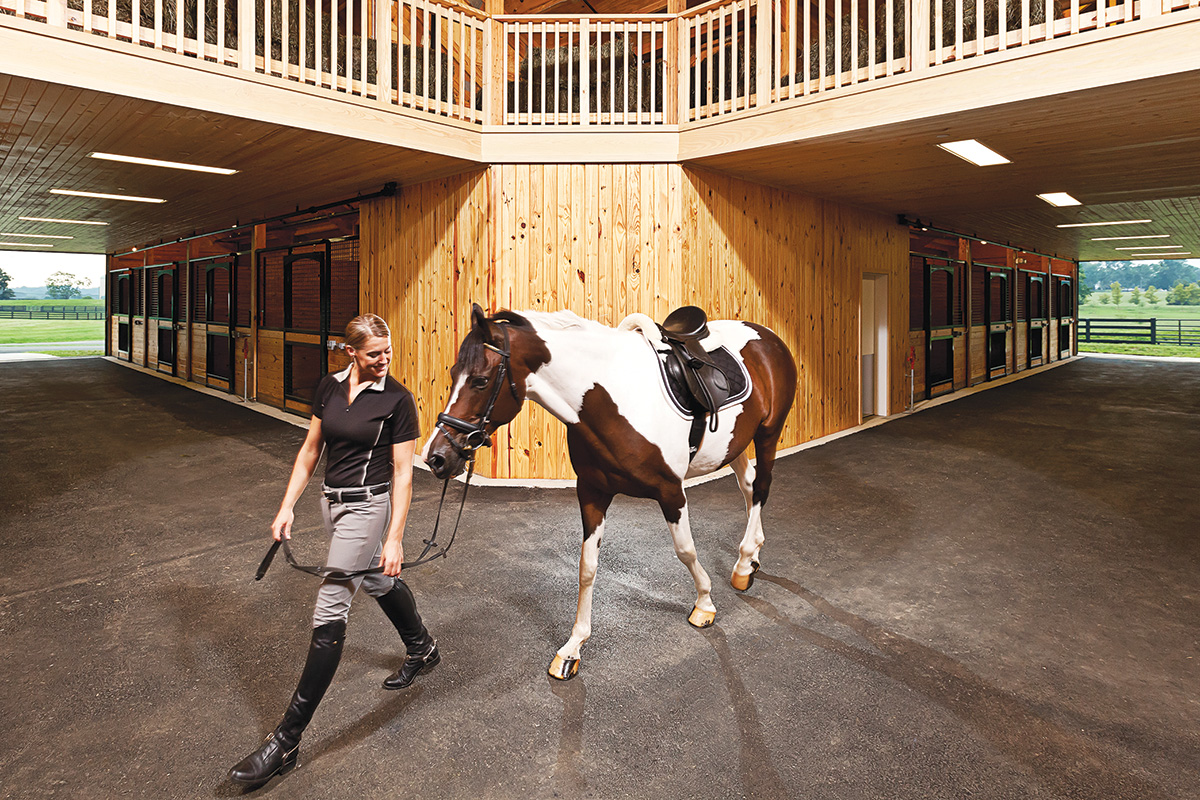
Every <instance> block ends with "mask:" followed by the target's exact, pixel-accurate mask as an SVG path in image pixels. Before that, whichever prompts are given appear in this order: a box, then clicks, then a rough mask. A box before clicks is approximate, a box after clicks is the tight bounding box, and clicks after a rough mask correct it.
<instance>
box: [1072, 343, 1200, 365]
mask: <svg viewBox="0 0 1200 800" xmlns="http://www.w3.org/2000/svg"><path fill="white" fill-rule="evenodd" d="M1079 352H1081V353H1114V354H1117V355H1127V356H1159V357H1160V358H1165V357H1180V358H1194V359H1196V360H1197V361H1200V347H1177V346H1175V345H1165V344H1159V345H1149V344H1095V343H1089V342H1080V344H1079Z"/></svg>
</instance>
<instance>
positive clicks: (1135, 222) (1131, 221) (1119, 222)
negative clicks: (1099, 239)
mask: <svg viewBox="0 0 1200 800" xmlns="http://www.w3.org/2000/svg"><path fill="white" fill-rule="evenodd" d="M1143 222H1154V220H1152V219H1118V220H1113V221H1111V222H1067V223H1064V224H1062V225H1055V226H1054V227H1056V228H1092V227H1095V226H1097V225H1140V224H1142V223H1143Z"/></svg>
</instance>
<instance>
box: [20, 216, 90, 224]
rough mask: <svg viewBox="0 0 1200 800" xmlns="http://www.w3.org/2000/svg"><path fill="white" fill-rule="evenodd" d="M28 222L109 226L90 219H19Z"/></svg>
mask: <svg viewBox="0 0 1200 800" xmlns="http://www.w3.org/2000/svg"><path fill="white" fill-rule="evenodd" d="M17 219H23V220H25V221H26V222H61V223H62V224H64V225H107V224H108V223H107V222H96V221H94V220H89V219H54V218H53V217H17Z"/></svg>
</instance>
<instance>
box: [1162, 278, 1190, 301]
mask: <svg viewBox="0 0 1200 800" xmlns="http://www.w3.org/2000/svg"><path fill="white" fill-rule="evenodd" d="M1186 302H1187V288H1186V287H1185V286H1184V285H1183V281H1179V282H1178V283H1176V284H1175V285H1174V286H1172V287H1171V291H1169V292H1167V305H1169V306H1182V305H1185V304H1186Z"/></svg>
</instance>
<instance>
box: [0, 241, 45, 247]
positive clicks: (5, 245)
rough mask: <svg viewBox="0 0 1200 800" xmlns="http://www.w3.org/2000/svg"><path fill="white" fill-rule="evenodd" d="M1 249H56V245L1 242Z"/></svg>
mask: <svg viewBox="0 0 1200 800" xmlns="http://www.w3.org/2000/svg"><path fill="white" fill-rule="evenodd" d="M0 247H54V245H52V244H40V243H38V242H0Z"/></svg>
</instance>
